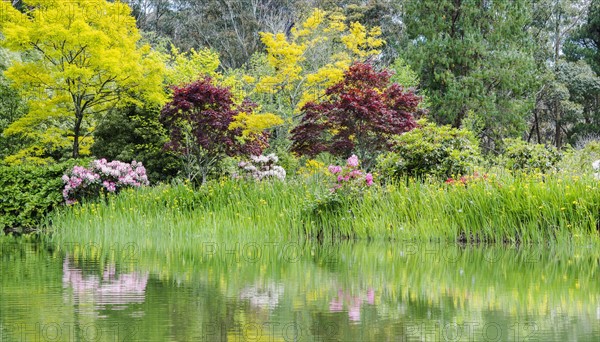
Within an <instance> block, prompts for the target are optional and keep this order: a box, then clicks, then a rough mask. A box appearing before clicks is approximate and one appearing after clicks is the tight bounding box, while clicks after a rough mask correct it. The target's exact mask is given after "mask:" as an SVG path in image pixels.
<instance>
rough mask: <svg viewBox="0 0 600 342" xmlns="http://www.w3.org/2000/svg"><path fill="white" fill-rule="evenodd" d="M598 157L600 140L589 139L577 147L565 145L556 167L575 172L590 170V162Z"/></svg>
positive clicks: (599, 155) (599, 157) (599, 154)
mask: <svg viewBox="0 0 600 342" xmlns="http://www.w3.org/2000/svg"><path fill="white" fill-rule="evenodd" d="M598 159H600V141H598V140H590V141H588V142H587V143H585V145H580V146H579V148H577V147H576V148H572V147H567V149H565V150H564V151H563V157H562V160H561V161H560V163H558V168H559V169H560V170H563V171H571V172H575V173H589V172H592V163H593V162H595V161H596V160H598Z"/></svg>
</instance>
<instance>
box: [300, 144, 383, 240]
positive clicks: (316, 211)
mask: <svg viewBox="0 0 600 342" xmlns="http://www.w3.org/2000/svg"><path fill="white" fill-rule="evenodd" d="M359 165H360V162H359V160H358V157H357V156H356V155H352V156H351V157H350V158H348V160H347V161H346V165H343V166H340V165H330V166H329V167H328V170H329V177H331V181H330V184H331V185H330V188H329V191H327V192H326V194H325V195H324V196H320V197H317V199H316V200H315V201H314V202H311V203H309V204H308V206H307V207H305V208H304V215H305V217H306V218H307V219H308V220H309V221H310V222H312V224H310V225H309V226H313V227H320V228H319V229H320V230H319V231H317V232H315V231H311V232H308V231H306V234H307V235H312V234H316V236H315V237H316V238H317V239H321V238H322V237H323V236H322V234H323V229H324V228H325V227H324V226H325V224H326V222H332V221H331V220H330V218H331V216H334V217H336V219H337V220H353V219H354V213H353V212H352V208H353V207H356V204H357V202H359V201H361V200H362V196H363V194H364V193H365V191H367V190H368V188H370V187H372V186H373V185H374V182H373V175H372V174H370V173H366V172H365V171H363V170H361V169H360V166H359ZM324 218H328V219H324ZM307 223H308V222H307ZM329 228H332V229H331V231H332V232H334V234H338V235H339V236H338V237H342V238H349V237H351V236H352V235H353V234H354V231H346V232H342V231H337V230H336V229H335V227H329Z"/></svg>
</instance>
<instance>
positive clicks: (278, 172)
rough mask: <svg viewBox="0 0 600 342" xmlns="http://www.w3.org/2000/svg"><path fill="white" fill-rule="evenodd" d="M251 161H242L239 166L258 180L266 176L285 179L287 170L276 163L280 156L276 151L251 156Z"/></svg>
mask: <svg viewBox="0 0 600 342" xmlns="http://www.w3.org/2000/svg"><path fill="white" fill-rule="evenodd" d="M250 160H252V161H251V162H240V163H239V164H238V166H239V167H240V168H241V169H242V170H244V171H245V172H246V174H249V175H250V176H251V177H252V178H254V179H255V180H257V181H260V180H263V179H265V178H277V179H279V180H285V170H284V168H283V167H281V166H279V165H275V164H276V163H277V162H278V161H279V158H277V156H276V155H275V154H274V153H271V154H269V155H266V156H264V155H260V156H250Z"/></svg>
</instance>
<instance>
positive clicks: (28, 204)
mask: <svg viewBox="0 0 600 342" xmlns="http://www.w3.org/2000/svg"><path fill="white" fill-rule="evenodd" d="M75 162H82V160H81V159H79V160H77V161H70V162H67V163H60V164H53V165H49V166H43V167H40V166H37V165H27V164H25V165H19V166H3V167H0V230H3V231H4V232H16V233H26V232H31V231H34V230H36V229H37V228H38V227H39V226H40V224H41V223H42V222H43V220H44V219H45V217H46V214H48V213H49V212H50V211H52V210H53V209H54V208H56V207H57V206H59V205H61V204H62V203H64V199H63V197H62V195H61V191H62V189H63V187H64V184H63V181H62V179H61V177H62V176H63V175H64V174H65V172H66V171H67V170H69V169H70V168H72V167H73V165H74V164H75Z"/></svg>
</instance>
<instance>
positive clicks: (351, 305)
mask: <svg viewBox="0 0 600 342" xmlns="http://www.w3.org/2000/svg"><path fill="white" fill-rule="evenodd" d="M365 301H366V302H367V304H370V305H375V291H373V289H371V288H369V289H368V290H367V294H366V296H364V297H363V296H351V295H349V294H344V291H342V290H339V291H338V295H337V297H336V298H333V299H332V300H331V302H329V311H330V312H342V311H344V304H346V306H347V310H348V318H349V319H350V320H351V321H353V322H358V321H360V309H361V307H362V304H363V303H364V302H365Z"/></svg>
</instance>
